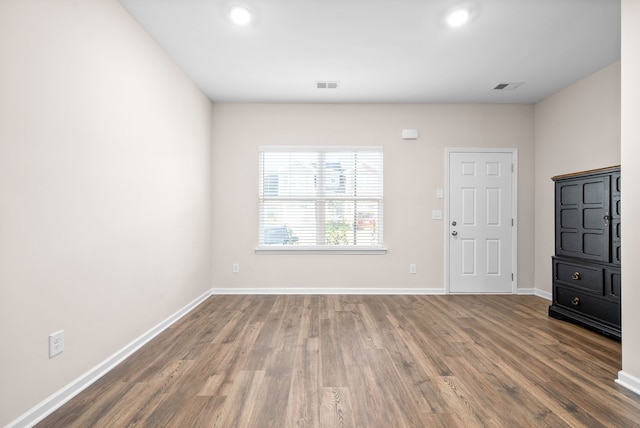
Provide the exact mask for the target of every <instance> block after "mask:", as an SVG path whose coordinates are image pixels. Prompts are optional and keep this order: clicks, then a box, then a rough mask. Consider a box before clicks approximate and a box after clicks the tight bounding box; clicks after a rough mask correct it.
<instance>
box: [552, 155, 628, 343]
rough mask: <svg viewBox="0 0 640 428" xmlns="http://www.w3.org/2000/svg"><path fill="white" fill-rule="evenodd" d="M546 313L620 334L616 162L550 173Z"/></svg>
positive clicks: (618, 180)
mask: <svg viewBox="0 0 640 428" xmlns="http://www.w3.org/2000/svg"><path fill="white" fill-rule="evenodd" d="M553 180H554V182H555V242H556V243H555V252H556V254H555V256H554V257H553V258H552V268H553V270H552V272H553V278H552V280H553V302H552V304H551V306H549V315H550V316H552V317H554V318H558V319H565V320H568V321H573V322H576V323H579V324H582V325H584V326H586V327H589V328H592V329H595V330H597V331H599V332H601V333H604V334H606V335H609V336H613V337H615V338H618V339H620V337H621V328H620V299H621V289H620V288H621V287H620V284H621V281H620V279H621V277H620V257H621V255H620V239H621V232H620V167H610V168H603V169H598V170H593V171H585V172H581V173H573V174H566V175H560V176H556V177H553Z"/></svg>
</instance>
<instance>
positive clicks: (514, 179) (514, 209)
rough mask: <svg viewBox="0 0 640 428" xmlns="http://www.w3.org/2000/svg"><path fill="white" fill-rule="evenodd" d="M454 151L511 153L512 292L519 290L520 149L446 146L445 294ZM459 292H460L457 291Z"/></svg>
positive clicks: (449, 282) (448, 291)
mask: <svg viewBox="0 0 640 428" xmlns="http://www.w3.org/2000/svg"><path fill="white" fill-rule="evenodd" d="M452 153H509V154H511V163H512V164H513V174H511V192H512V193H511V213H512V216H513V231H512V232H513V233H512V234H511V263H512V271H513V272H512V273H513V281H511V294H516V293H517V291H518V149H516V148H477V147H476V148H453V147H445V149H444V197H445V200H444V201H445V203H444V221H445V223H444V225H443V226H444V227H443V228H442V229H443V237H444V288H445V294H451V291H450V285H451V278H450V277H449V268H450V262H449V224H450V223H451V220H450V218H449V215H450V214H449V211H450V210H449V201H450V200H451V199H450V185H449V157H450V155H451V154H452ZM456 294H458V293H456Z"/></svg>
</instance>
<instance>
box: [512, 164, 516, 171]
mask: <svg viewBox="0 0 640 428" xmlns="http://www.w3.org/2000/svg"><path fill="white" fill-rule="evenodd" d="M514 169H515V167H514V166H513V164H511V172H513V171H514Z"/></svg>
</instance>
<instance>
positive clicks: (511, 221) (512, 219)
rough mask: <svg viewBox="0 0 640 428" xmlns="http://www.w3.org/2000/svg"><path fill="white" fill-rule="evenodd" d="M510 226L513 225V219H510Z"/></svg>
mask: <svg viewBox="0 0 640 428" xmlns="http://www.w3.org/2000/svg"><path fill="white" fill-rule="evenodd" d="M511 227H513V219H511Z"/></svg>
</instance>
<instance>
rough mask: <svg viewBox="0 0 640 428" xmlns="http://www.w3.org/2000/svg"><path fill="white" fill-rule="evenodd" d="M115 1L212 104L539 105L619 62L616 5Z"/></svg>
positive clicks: (505, 0)
mask: <svg viewBox="0 0 640 428" xmlns="http://www.w3.org/2000/svg"><path fill="white" fill-rule="evenodd" d="M120 1H121V3H122V4H123V5H124V6H125V8H126V9H127V10H128V11H129V12H130V13H131V15H133V16H134V18H135V19H136V20H137V21H138V22H139V23H140V24H141V25H142V26H143V27H144V28H145V29H146V30H147V32H149V34H151V36H152V37H153V38H154V39H155V40H156V41H157V42H158V44H159V45H160V46H161V47H162V48H163V49H164V50H165V51H166V52H167V53H168V54H169V56H171V58H173V60H174V61H175V62H176V63H177V64H178V65H179V66H180V67H181V68H182V69H183V70H184V71H185V72H186V74H187V75H188V76H189V77H190V78H191V79H192V80H193V81H194V82H195V83H196V84H197V85H198V86H199V87H200V88H201V89H202V91H203V92H204V93H205V94H207V95H208V96H209V98H211V100H213V101H217V102H303V103H535V102H537V101H540V100H541V99H544V98H546V97H547V96H549V95H551V94H553V93H555V92H557V91H559V90H561V89H563V88H565V87H567V86H569V85H571V84H572V83H574V82H576V81H578V80H580V79H582V78H584V77H586V76H588V75H589V74H592V73H593V72H595V71H597V70H599V69H601V68H603V67H605V66H607V65H609V64H612V63H614V62H615V61H617V60H619V59H620V1H619V0H459V1H458V0H240V2H238V1H236V0H120ZM238 3H240V4H243V5H245V6H247V7H248V8H249V9H250V10H251V11H252V12H253V14H254V20H253V22H252V23H251V24H250V25H248V26H244V27H241V26H237V25H235V24H233V23H232V22H231V21H230V19H229V18H228V11H229V9H230V7H231V6H233V5H236V4H238ZM461 6H466V7H469V8H470V10H471V20H470V21H469V22H468V23H467V24H466V25H465V26H462V27H459V28H450V27H448V26H447V25H446V24H445V17H446V15H447V13H448V12H450V11H451V10H453V9H455V8H457V7H461ZM318 81H337V82H339V84H338V88H337V89H317V87H316V86H317V85H316V82H318ZM513 82H524V83H523V84H522V85H521V86H520V87H519V88H517V89H515V90H508V89H507V90H495V89H493V88H494V87H495V86H496V85H498V84H500V83H513Z"/></svg>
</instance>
